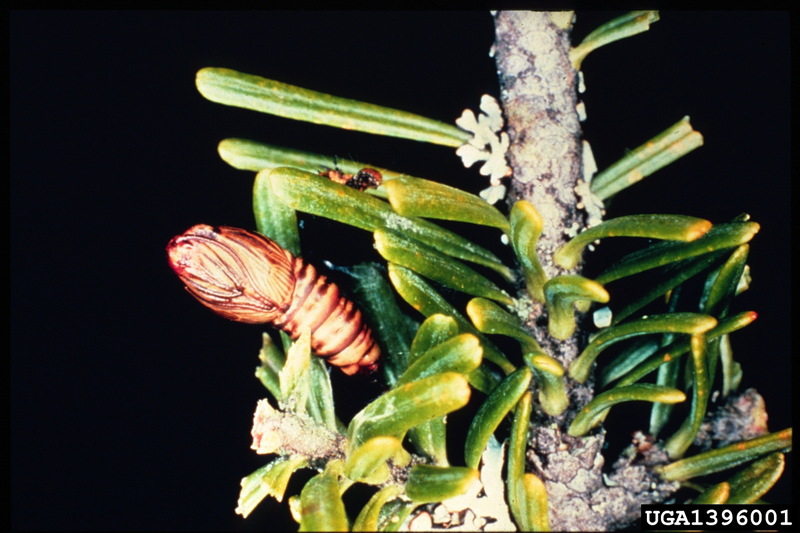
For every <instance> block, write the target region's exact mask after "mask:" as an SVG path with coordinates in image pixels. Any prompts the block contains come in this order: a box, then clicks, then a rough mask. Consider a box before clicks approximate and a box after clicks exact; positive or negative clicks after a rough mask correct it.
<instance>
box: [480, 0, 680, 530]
mask: <svg viewBox="0 0 800 533" xmlns="http://www.w3.org/2000/svg"><path fill="white" fill-rule="evenodd" d="M570 30H571V17H564V15H563V14H558V15H556V16H553V14H551V13H547V12H528V11H501V12H497V13H496V14H495V31H496V40H495V43H494V47H493V53H494V57H495V61H496V64H497V70H498V76H499V80H500V86H501V102H502V106H503V110H504V113H505V117H506V123H507V131H508V134H509V136H510V139H511V144H510V148H509V151H508V163H509V165H510V166H511V168H512V169H513V175H512V176H511V183H510V185H509V195H508V202H509V203H510V204H513V203H514V202H516V201H517V200H527V201H528V202H530V203H532V204H533V205H534V207H536V209H537V210H538V211H539V212H540V214H541V216H542V218H543V220H544V228H543V231H542V235H541V236H540V238H539V242H538V253H539V257H540V260H541V262H542V267H543V268H544V271H545V273H546V274H547V276H548V278H552V277H554V276H557V275H561V274H566V273H570V274H571V273H579V272H580V269H581V266H582V265H581V264H578V265H577V266H576V267H575V269H573V270H569V271H567V270H564V269H562V268H560V267H559V266H558V265H556V264H555V263H554V262H553V260H552V256H553V253H554V252H555V250H556V249H557V248H558V247H560V246H561V245H563V244H564V243H565V242H567V240H569V238H570V236H571V235H574V234H575V233H576V232H579V231H581V230H582V229H584V227H585V226H586V216H585V213H584V212H583V211H582V210H581V209H579V207H578V206H579V205H580V198H579V197H578V195H577V194H576V188H577V187H578V186H579V185H580V184H581V183H582V180H583V179H584V176H583V175H582V172H583V165H582V153H581V151H582V148H583V147H582V142H581V127H580V118H579V111H578V97H577V82H578V72H577V71H576V70H575V69H574V67H573V65H572V63H571V62H570V60H569V51H570V48H571V42H570ZM522 291H523V293H521V295H520V296H522V297H524V296H525V295H524V289H522ZM529 309H530V311H529V314H528V315H527V316H525V317H522V318H523V320H524V323H525V325H526V326H527V327H528V328H529V329H530V331H531V332H532V334H533V335H534V336H535V337H536V338H537V340H538V341H539V343H540V344H541V346H542V347H543V348H544V349H545V350H546V351H547V352H548V353H549V354H550V355H552V356H553V357H555V358H556V359H558V360H559V361H560V362H561V363H562V364H563V365H565V366H567V365H569V364H570V363H571V362H572V360H574V359H575V357H577V354H578V351H579V347H580V343H581V342H582V340H583V339H584V338H585V333H582V332H581V330H580V328H579V330H578V332H577V333H576V334H575V335H573V336H572V337H571V338H570V339H567V340H565V341H558V340H555V339H553V338H552V337H550V336H549V335H548V334H547V327H546V320H545V319H546V310H545V309H544V306H543V305H542V304H540V303H535V302H534V304H533V305H532V306H530V307H529ZM567 387H568V394H569V396H570V408H569V409H568V410H567V411H566V412H565V413H563V414H562V415H560V416H558V417H549V416H547V415H546V414H544V413H542V412H537V413H535V415H534V416H533V420H532V422H533V423H532V431H531V432H530V435H531V437H530V441H529V452H528V469H529V470H530V471H533V472H534V473H536V475H538V476H540V478H541V479H542V480H543V481H544V483H545V486H546V487H547V492H548V499H549V518H550V525H551V527H552V528H553V529H554V530H569V531H577V530H609V529H616V528H620V527H624V526H626V525H628V524H630V523H631V522H632V521H634V520H636V519H637V518H638V513H639V506H640V505H641V504H642V503H653V502H657V501H663V499H665V498H666V497H667V496H668V495H669V494H671V493H672V492H674V491H675V490H677V484H675V483H665V482H663V481H661V480H660V479H658V477H657V476H656V475H655V474H653V472H652V468H650V467H651V466H653V465H654V464H659V463H663V462H666V461H667V457H666V454H665V453H663V452H660V451H659V448H658V446H653V448H652V451H651V452H649V454H648V456H647V457H646V458H644V460H642V458H639V462H636V461H635V460H634V458H625V457H622V458H620V460H618V461H617V462H616V463H615V464H614V465H612V468H611V469H610V470H608V471H607V472H606V473H605V474H604V466H605V458H604V457H603V455H602V449H603V443H604V441H605V433H604V432H603V431H602V430H599V431H597V432H595V433H594V434H591V435H588V436H586V437H584V438H572V437H569V436H568V435H567V434H566V430H565V428H566V424H567V423H568V422H569V421H571V419H572V418H573V417H574V415H575V412H576V411H577V410H578V409H580V408H582V407H583V406H584V405H585V404H586V403H587V402H588V401H589V400H590V399H591V398H592V397H593V395H594V393H593V383H592V381H591V380H589V381H588V382H587V383H586V384H580V383H577V382H575V381H573V380H571V379H568V380H567Z"/></svg>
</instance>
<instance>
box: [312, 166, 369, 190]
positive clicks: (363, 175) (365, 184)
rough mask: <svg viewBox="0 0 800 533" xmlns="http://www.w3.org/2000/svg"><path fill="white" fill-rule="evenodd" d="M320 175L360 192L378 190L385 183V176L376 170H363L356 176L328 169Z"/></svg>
mask: <svg viewBox="0 0 800 533" xmlns="http://www.w3.org/2000/svg"><path fill="white" fill-rule="evenodd" d="M319 174H320V176H324V177H326V178H328V179H329V180H331V181H335V182H336V183H341V184H342V185H347V186H348V187H352V188H353V189H358V190H359V191H365V190H367V189H377V188H378V187H380V185H381V183H383V176H382V175H381V173H380V172H378V171H377V170H375V169H374V168H362V169H361V170H359V171H358V172H356V173H355V174H345V173H344V172H342V171H341V170H338V169H330V168H328V169H325V170H323V171H321V172H320V173H319Z"/></svg>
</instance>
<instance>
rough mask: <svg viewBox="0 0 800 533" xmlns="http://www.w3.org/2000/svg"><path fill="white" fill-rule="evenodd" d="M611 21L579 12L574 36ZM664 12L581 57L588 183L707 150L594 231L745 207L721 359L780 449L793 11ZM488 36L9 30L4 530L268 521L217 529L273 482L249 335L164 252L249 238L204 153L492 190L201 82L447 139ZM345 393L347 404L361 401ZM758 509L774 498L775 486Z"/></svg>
mask: <svg viewBox="0 0 800 533" xmlns="http://www.w3.org/2000/svg"><path fill="white" fill-rule="evenodd" d="M617 14H618V13H615V12H606V13H596V12H594V13H586V14H580V13H579V17H578V21H577V26H576V29H575V32H574V33H575V35H576V39H578V40H579V39H580V38H582V37H583V36H584V35H586V34H587V33H588V32H589V31H591V29H593V28H594V27H596V26H597V24H599V23H601V22H603V21H605V20H608V19H610V18H612V17H613V16H616V15H617ZM661 15H662V20H661V21H659V22H657V23H656V24H655V25H653V27H652V29H651V30H650V31H649V32H647V33H645V34H642V35H638V36H636V37H633V38H631V39H628V40H625V41H622V42H619V43H614V44H612V45H609V46H608V47H606V48H603V49H601V50H598V51H596V52H594V53H592V54H591V55H590V56H589V57H588V59H587V60H586V61H585V63H584V73H585V75H586V85H587V93H586V94H585V95H584V100H585V101H586V103H587V110H588V120H587V122H586V123H585V134H586V137H587V139H588V140H589V141H590V142H591V143H592V147H593V149H594V154H595V157H596V158H597V161H598V165H599V167H600V168H601V169H602V168H604V167H605V166H607V165H608V164H610V163H612V162H613V161H614V160H616V159H617V158H618V157H619V156H620V155H622V153H623V151H624V150H625V149H630V148H634V147H636V146H638V145H639V144H641V143H642V142H644V141H645V140H646V139H648V138H650V137H652V136H653V135H655V134H656V133H658V132H660V131H661V130H663V129H664V128H666V127H667V126H669V125H671V124H673V123H675V122H676V121H678V120H679V119H680V118H681V117H683V116H684V115H690V116H691V117H692V124H693V125H694V126H695V128H696V129H698V130H700V131H701V132H702V133H703V135H704V136H705V140H706V142H705V146H704V147H703V148H701V149H699V150H697V151H695V152H693V153H692V154H691V155H689V156H687V157H686V158H684V159H682V160H681V161H679V162H677V163H675V164H673V165H671V166H670V167H668V168H667V169H664V170H662V171H660V172H659V173H657V174H655V175H654V176H652V177H651V178H649V179H647V180H645V181H644V182H642V183H641V184H640V185H638V186H637V187H635V188H634V189H632V190H631V191H630V192H625V193H622V194H620V195H619V196H618V198H617V199H616V200H615V202H614V205H613V206H612V207H611V212H610V214H611V215H613V216H616V215H621V214H628V213H634V212H674V213H684V214H691V215H695V216H701V217H704V218H708V219H710V220H712V221H714V222H723V221H727V220H729V219H731V218H732V217H734V216H736V215H738V214H739V213H741V212H744V211H747V212H749V213H750V214H751V215H752V216H753V219H754V220H756V221H758V222H760V223H761V224H762V229H761V232H760V234H759V235H758V236H757V237H756V239H755V240H754V242H753V244H752V248H751V258H750V265H751V268H752V275H753V283H752V286H751V290H750V291H748V292H746V293H744V294H743V295H742V296H741V297H740V298H739V301H740V303H738V304H737V305H738V309H740V310H744V309H755V310H757V311H758V313H759V320H758V321H757V322H756V323H755V324H754V325H752V326H751V327H749V328H747V329H746V330H743V331H742V332H740V333H737V334H736V335H735V336H734V338H733V346H734V350H735V353H736V356H737V358H738V359H739V360H740V361H741V362H742V364H743V366H744V370H745V385H752V386H755V387H757V388H758V389H759V390H760V391H761V392H762V394H763V395H764V396H765V398H766V401H767V407H768V410H769V413H770V429H772V430H778V429H782V428H784V427H787V426H789V425H791V407H790V404H791V400H790V391H791V385H790V379H791V358H790V322H789V320H790V317H789V282H790V275H789V272H790V271H789V257H790V195H789V193H790V187H789V72H790V64H789V16H788V14H787V13H781V12H760V11H749V12H662V14H661ZM492 38H493V28H492V20H491V17H490V16H489V14H488V13H486V12H477V11H474V12H410V11H404V12H391V11H382V12H346V11H339V12H288V13H284V12H250V13H248V12H127V11H109V12H72V11H70V12H42V11H37V12H34V11H31V12H11V13H10V66H11V76H10V87H11V105H10V111H11V143H10V144H11V202H10V207H11V259H12V261H11V268H12V272H11V285H12V290H11V296H12V300H11V317H12V320H11V364H10V367H11V435H12V439H11V441H12V442H11V494H12V498H11V525H12V528H14V529H95V530H97V529H103V530H118V529H137V530H138V529H147V530H197V529H203V530H206V529H213V530H219V529H236V530H244V529H261V530H263V529H280V528H281V527H285V524H287V520H289V518H288V516H289V515H288V511H287V510H286V505H285V503H284V504H276V503H274V502H268V503H266V504H264V505H263V506H262V507H261V508H259V509H258V510H257V511H256V512H255V513H254V514H253V515H252V516H251V518H249V519H247V520H243V519H241V518H240V517H239V516H236V515H234V513H233V509H234V507H235V505H236V498H237V495H238V488H239V480H240V478H242V477H243V476H244V475H246V474H248V473H250V472H251V471H253V470H254V469H256V468H257V467H258V466H260V465H262V464H263V463H264V458H262V457H258V456H256V455H255V453H254V452H252V451H251V450H250V449H249V445H250V436H249V429H250V422H251V416H252V411H253V409H254V406H255V402H256V401H257V400H258V399H259V398H260V397H262V396H264V390H263V388H262V387H261V385H260V384H259V383H258V382H257V380H256V379H255V378H254V377H253V370H254V367H255V365H256V363H257V359H256V354H257V351H258V348H259V345H260V331H261V330H260V328H258V327H255V326H244V325H240V324H235V323H229V322H227V321H225V320H222V319H220V318H218V317H216V316H215V315H213V314H212V313H210V312H209V311H207V310H206V309H205V308H203V307H201V306H200V305H198V304H197V303H196V302H195V301H194V300H193V299H192V298H191V297H189V296H188V295H187V294H186V293H185V292H184V291H183V290H182V289H181V287H180V284H179V283H178V281H177V279H176V278H175V277H174V275H173V274H172V273H171V271H170V270H169V269H168V267H167V265H166V261H165V256H164V245H165V244H166V242H167V241H168V240H169V238H170V237H171V236H173V235H174V234H177V233H179V232H182V231H183V230H185V229H186V228H188V227H189V226H191V225H192V224H196V223H200V222H203V223H209V224H226V225H235V226H241V227H246V228H253V221H252V214H251V210H250V202H251V198H250V188H251V186H252V173H248V172H242V171H237V170H234V169H232V168H230V167H228V166H227V165H226V164H225V163H223V162H222V161H221V160H220V159H219V158H218V156H217V154H216V144H217V142H218V141H219V140H220V139H222V138H225V137H245V138H253V139H257V140H262V141H265V142H273V143H276V144H283V145H286V146H292V147H297V148H304V149H308V150H314V151H319V152H321V153H328V154H336V155H339V156H341V157H352V158H353V159H356V160H362V161H367V162H371V163H373V164H375V165H379V166H385V167H389V168H394V169H397V170H402V171H406V172H408V173H410V174H413V175H417V176H421V177H428V178H434V179H445V180H449V181H451V182H454V183H459V184H460V186H462V187H465V188H468V189H471V190H474V191H477V190H480V189H481V188H484V187H485V186H486V184H485V178H482V177H480V176H479V175H478V174H477V172H476V171H474V170H465V169H463V168H460V167H459V164H458V162H457V161H456V160H455V158H453V157H452V153H451V151H450V150H448V149H444V148H441V147H436V146H431V145H424V144H421V143H415V142H413V141H405V140H395V139H389V138H371V137H370V136H368V135H363V134H359V133H353V132H342V131H337V130H334V129H331V128H325V127H321V126H313V125H309V124H303V123H296V122H292V121H288V120H285V119H280V118H277V117H271V116H266V115H259V114H257V113H253V112H249V111H244V110H241V109H235V108H228V107H223V106H220V105H217V104H213V103H210V102H208V101H205V100H204V99H203V98H202V97H201V96H200V95H199V94H198V93H197V91H196V90H195V87H194V74H195V72H196V71H197V70H198V69H200V68H202V67H205V66H221V67H228V68H233V69H236V70H240V71H243V72H248V73H253V74H259V75H263V76H265V77H269V78H274V79H278V80H281V81H285V82H289V83H293V84H296V85H300V86H303V87H308V88H313V89H317V90H320V91H323V92H329V93H332V94H336V95H342V96H348V97H351V98H356V99H364V100H367V101H373V102H375V103H379V104H383V105H387V106H391V107H397V108H401V109H408V110H411V111H414V112H417V113H420V114H422V115H426V116H431V117H434V118H438V119H441V120H445V121H451V120H453V119H454V118H455V117H457V116H458V115H459V114H460V113H461V111H462V109H464V108H465V107H470V108H472V109H477V106H478V103H479V99H480V95H481V94H484V93H489V94H494V95H497V94H498V87H497V80H496V77H495V73H494V64H493V62H492V60H491V59H490V58H489V57H488V50H489V46H490V45H491V42H492ZM312 229H313V232H312ZM312 233H313V234H314V235H316V236H321V240H322V241H324V242H322V243H321V242H319V241H316V240H315V239H314V238H312V237H309V234H312ZM357 234H358V232H357V230H353V229H349V228H343V227H341V226H338V225H335V224H332V223H325V222H320V221H310V222H309V223H308V225H307V229H306V230H304V232H303V238H304V246H305V247H306V249H307V250H318V251H316V252H309V253H311V254H312V258H313V259H314V260H321V259H331V260H334V261H335V262H340V263H342V264H352V263H353V262H355V261H358V260H360V259H362V258H364V257H365V256H369V254H374V252H372V251H371V250H370V246H369V238H364V236H362V235H357ZM316 245H319V247H318V248H315V246H316ZM354 257H355V259H354ZM336 380H337V383H338V384H340V385H342V384H344V385H345V386H344V388H340V389H339V390H338V391H337V392H336V395H337V398H338V399H339V400H340V401H342V402H347V401H348V397H349V396H352V395H355V394H356V393H355V392H354V389H356V388H357V387H358V385H356V386H350V385H348V384H347V383H346V382H343V381H341V380H339V378H336ZM354 383H357V382H354ZM613 416H614V415H613V413H612V415H611V417H609V418H612V417H613ZM623 416H624V415H623ZM645 423H646V420H642V425H644V424H645ZM771 498H772V499H773V500H774V501H780V502H789V501H791V481H790V478H789V476H786V477H785V478H784V479H783V480H782V481H781V482H780V485H779V487H778V489H777V490H776V491H775V493H774V494H773V495H771Z"/></svg>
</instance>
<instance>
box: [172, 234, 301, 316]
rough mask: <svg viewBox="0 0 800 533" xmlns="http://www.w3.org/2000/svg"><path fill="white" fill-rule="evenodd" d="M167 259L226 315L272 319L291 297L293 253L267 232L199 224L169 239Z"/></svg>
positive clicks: (199, 294) (186, 282) (197, 294)
mask: <svg viewBox="0 0 800 533" xmlns="http://www.w3.org/2000/svg"><path fill="white" fill-rule="evenodd" d="M167 258H168V261H169V264H170V266H171V267H172V270H174V271H175V273H176V274H177V275H178V277H179V278H180V279H181V281H182V282H183V283H184V285H185V286H186V289H187V290H188V291H189V292H190V293H191V294H192V295H193V296H194V297H195V298H197V299H198V300H199V301H200V303H202V304H203V305H205V306H207V307H209V308H211V309H212V310H214V311H216V312H217V313H218V314H220V315H222V316H224V317H225V318H228V319H231V320H236V321H238V322H246V323H249V324H261V323H265V322H272V321H274V320H275V319H276V318H278V317H280V316H281V315H283V313H284V312H285V311H286V309H288V307H289V304H290V302H291V299H292V292H293V291H294V286H295V277H294V274H293V269H292V263H293V257H292V256H291V255H290V254H289V253H288V252H286V251H285V250H283V249H282V248H281V247H280V246H278V245H277V244H276V243H274V242H273V241H272V240H270V239H268V238H267V237H264V236H263V235H259V234H257V233H251V232H249V231H245V230H242V229H238V228H232V227H227V226H219V227H212V226H208V225H205V224H198V225H196V226H192V227H191V228H189V229H188V230H186V232H184V233H183V234H181V235H178V236H176V237H173V238H172V239H171V240H170V241H169V244H167Z"/></svg>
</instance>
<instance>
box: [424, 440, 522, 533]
mask: <svg viewBox="0 0 800 533" xmlns="http://www.w3.org/2000/svg"><path fill="white" fill-rule="evenodd" d="M504 456H505V444H500V443H499V442H498V441H497V439H495V438H494V437H492V438H491V439H490V440H489V444H488V446H487V447H486V450H484V452H483V455H482V467H481V477H480V481H477V480H476V481H475V483H473V484H472V485H471V486H470V487H469V489H468V490H467V491H466V492H465V493H464V494H462V495H461V496H456V497H454V498H450V499H448V500H445V501H443V502H442V503H441V504H439V505H437V506H436V508H435V509H433V514H432V515H431V514H430V513H428V512H427V511H424V512H423V513H420V514H425V515H427V516H424V517H421V518H419V521H418V517H416V516H415V517H414V518H413V519H412V520H411V521H410V522H409V523H408V529H409V530H412V531H414V530H415V529H412V528H423V529H424V528H427V529H428V530H440V529H447V531H515V530H516V529H517V528H516V526H515V525H514V522H512V521H511V515H510V514H509V511H508V506H507V504H506V500H505V483H504V482H503V475H502V474H503V462H504ZM416 530H418V531H419V530H422V529H416Z"/></svg>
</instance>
